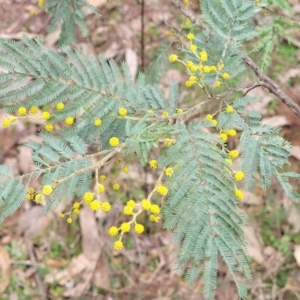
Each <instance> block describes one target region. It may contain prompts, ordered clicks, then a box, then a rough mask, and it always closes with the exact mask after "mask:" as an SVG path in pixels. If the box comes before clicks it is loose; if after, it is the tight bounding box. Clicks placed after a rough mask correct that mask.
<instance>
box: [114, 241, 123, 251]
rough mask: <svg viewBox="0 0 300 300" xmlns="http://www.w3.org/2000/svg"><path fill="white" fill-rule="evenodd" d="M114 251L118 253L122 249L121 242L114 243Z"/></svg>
mask: <svg viewBox="0 0 300 300" xmlns="http://www.w3.org/2000/svg"><path fill="white" fill-rule="evenodd" d="M114 249H115V250H117V251H120V250H122V249H123V243H122V241H116V242H115V243H114Z"/></svg>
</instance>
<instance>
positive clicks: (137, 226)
mask: <svg viewBox="0 0 300 300" xmlns="http://www.w3.org/2000/svg"><path fill="white" fill-rule="evenodd" d="M144 230H145V228H144V226H143V225H142V224H138V223H137V224H135V226H134V231H135V232H136V233H138V234H142V233H143V232H144Z"/></svg>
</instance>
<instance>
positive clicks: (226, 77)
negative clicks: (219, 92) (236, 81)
mask: <svg viewBox="0 0 300 300" xmlns="http://www.w3.org/2000/svg"><path fill="white" fill-rule="evenodd" d="M222 78H223V79H225V80H227V79H229V78H230V75H229V74H228V73H223V74H222Z"/></svg>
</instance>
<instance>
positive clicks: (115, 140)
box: [109, 136, 119, 147]
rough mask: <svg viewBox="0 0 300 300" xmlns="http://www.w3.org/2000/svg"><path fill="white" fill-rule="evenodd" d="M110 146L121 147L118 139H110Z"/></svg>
mask: <svg viewBox="0 0 300 300" xmlns="http://www.w3.org/2000/svg"><path fill="white" fill-rule="evenodd" d="M109 144H110V145H111V146H112V147H117V146H119V139H118V138H117V137H115V136H114V137H112V138H110V139H109Z"/></svg>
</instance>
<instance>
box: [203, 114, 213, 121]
mask: <svg viewBox="0 0 300 300" xmlns="http://www.w3.org/2000/svg"><path fill="white" fill-rule="evenodd" d="M213 118H214V116H213V115H210V114H208V115H206V117H205V120H207V121H212V120H213Z"/></svg>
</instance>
